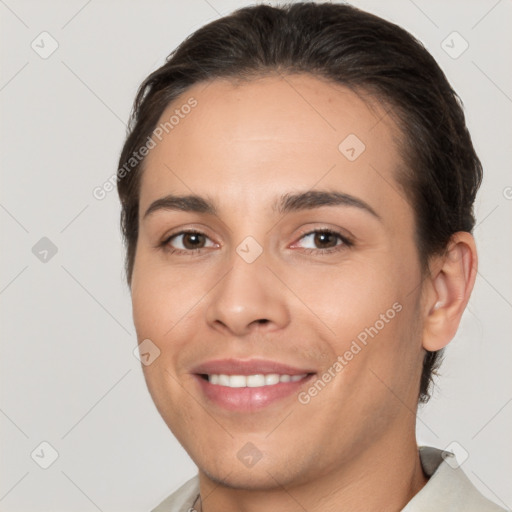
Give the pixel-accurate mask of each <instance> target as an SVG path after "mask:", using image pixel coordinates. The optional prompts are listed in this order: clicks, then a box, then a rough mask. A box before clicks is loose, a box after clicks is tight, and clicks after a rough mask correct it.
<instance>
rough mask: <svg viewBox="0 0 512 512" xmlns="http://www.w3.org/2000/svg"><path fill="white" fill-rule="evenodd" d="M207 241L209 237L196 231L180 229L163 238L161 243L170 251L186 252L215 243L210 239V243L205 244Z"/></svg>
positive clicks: (211, 245)
mask: <svg viewBox="0 0 512 512" xmlns="http://www.w3.org/2000/svg"><path fill="white" fill-rule="evenodd" d="M208 241H210V239H209V238H208V237H207V236H206V235H205V234H203V233H200V232H198V231H181V232H180V233H176V234H174V235H171V236H170V237H169V238H167V239H166V240H164V242H163V243H162V245H163V246H164V247H165V248H166V249H167V250H168V251H170V252H171V253H174V252H176V253H183V254H186V253H190V252H194V251H196V250H201V249H203V248H206V247H213V246H214V245H215V244H213V243H212V242H211V241H210V245H207V243H208Z"/></svg>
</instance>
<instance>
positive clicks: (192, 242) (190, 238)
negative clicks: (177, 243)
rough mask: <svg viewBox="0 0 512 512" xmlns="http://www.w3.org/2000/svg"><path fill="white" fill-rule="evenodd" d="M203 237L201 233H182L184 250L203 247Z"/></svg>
mask: <svg viewBox="0 0 512 512" xmlns="http://www.w3.org/2000/svg"><path fill="white" fill-rule="evenodd" d="M204 244H205V236H204V235H202V234H201V233H184V234H183V246H184V247H185V249H198V248H201V247H204Z"/></svg>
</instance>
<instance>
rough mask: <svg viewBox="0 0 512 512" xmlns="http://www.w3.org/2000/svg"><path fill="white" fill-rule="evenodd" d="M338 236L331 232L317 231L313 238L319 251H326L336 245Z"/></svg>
mask: <svg viewBox="0 0 512 512" xmlns="http://www.w3.org/2000/svg"><path fill="white" fill-rule="evenodd" d="M338 238H339V236H338V235H336V234H335V233H332V232H329V231H327V232H323V231H317V232H316V233H315V236H314V238H313V241H314V243H315V245H317V246H319V248H320V249H328V248H330V247H335V246H336V245H338Z"/></svg>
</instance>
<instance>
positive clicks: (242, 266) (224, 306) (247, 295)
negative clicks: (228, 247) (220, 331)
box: [207, 236, 287, 335]
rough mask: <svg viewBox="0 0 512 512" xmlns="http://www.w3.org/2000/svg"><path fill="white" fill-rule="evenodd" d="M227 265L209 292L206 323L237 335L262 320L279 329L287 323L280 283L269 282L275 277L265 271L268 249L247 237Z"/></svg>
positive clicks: (235, 248) (267, 262)
mask: <svg viewBox="0 0 512 512" xmlns="http://www.w3.org/2000/svg"><path fill="white" fill-rule="evenodd" d="M226 262H227V264H226V270H223V271H222V274H223V277H222V278H221V279H220V281H219V282H218V284H217V286H215V287H214V289H213V291H212V292H213V293H212V295H211V298H210V303H209V305H208V311H207V321H208V323H210V324H218V323H219V322H220V323H222V324H224V326H226V327H228V328H229V329H230V330H231V331H232V332H233V333H236V334H239V335H240V334H244V333H246V332H247V330H248V329H250V328H251V327H250V326H251V324H253V325H256V324H258V323H261V321H262V320H266V321H267V322H266V323H267V324H268V323H272V324H276V325H279V326H280V327H282V326H283V325H284V324H285V323H286V322H287V307H286V304H285V294H284V293H283V291H282V290H281V287H280V286H279V283H277V282H272V281H275V277H274V276H273V274H272V272H270V270H269V269H268V268H267V265H270V254H269V251H268V249H265V248H264V247H263V245H262V244H260V243H259V242H258V241H257V240H256V239H255V238H254V237H252V236H247V237H246V238H244V239H243V240H242V242H240V243H239V244H238V245H237V246H236V247H234V248H233V250H232V252H231V254H230V255H229V257H228V258H227V259H226Z"/></svg>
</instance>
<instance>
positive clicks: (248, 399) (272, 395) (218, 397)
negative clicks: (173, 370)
mask: <svg viewBox="0 0 512 512" xmlns="http://www.w3.org/2000/svg"><path fill="white" fill-rule="evenodd" d="M313 376H314V374H309V375H307V376H306V377H304V378H303V379H301V380H299V381H297V382H279V383H278V384H273V385H271V386H260V387H256V388H250V387H244V388H230V387H228V386H220V385H218V384H210V383H209V382H208V381H207V380H206V379H203V378H202V377H201V376H200V375H195V377H196V379H197V380H198V382H199V385H200V387H201V390H202V392H203V393H204V394H205V396H206V397H207V398H208V399H210V400H211V401H212V402H213V403H215V404H216V405H218V406H220V407H223V408H224V409H228V410H230V411H242V412H251V411H255V410H259V409H263V408H264V407H267V406H268V405H270V404H272V403H274V402H277V401H278V400H281V399H283V398H286V397H288V396H290V395H292V394H294V393H295V394H298V393H299V390H300V389H301V388H302V387H303V386H304V385H305V384H306V383H307V382H309V381H310V380H311V378H312V377H313Z"/></svg>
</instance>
